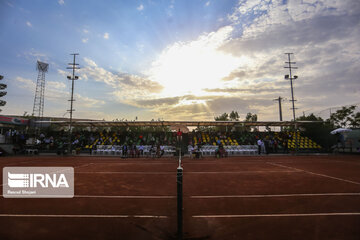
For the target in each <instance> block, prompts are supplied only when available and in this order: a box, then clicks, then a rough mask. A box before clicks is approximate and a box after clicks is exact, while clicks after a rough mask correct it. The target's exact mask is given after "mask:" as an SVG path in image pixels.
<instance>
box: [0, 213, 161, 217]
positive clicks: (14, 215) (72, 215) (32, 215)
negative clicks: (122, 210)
mask: <svg viewBox="0 0 360 240" xmlns="http://www.w3.org/2000/svg"><path fill="white" fill-rule="evenodd" d="M0 217H47V218H168V216H165V215H104V214H7V213H4V214H0Z"/></svg>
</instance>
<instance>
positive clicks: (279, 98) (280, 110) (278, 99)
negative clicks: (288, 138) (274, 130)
mask: <svg viewBox="0 0 360 240" xmlns="http://www.w3.org/2000/svg"><path fill="white" fill-rule="evenodd" d="M282 100H283V98H282V97H280V96H279V97H278V98H275V99H274V100H273V101H278V102H279V116H280V122H282V120H283V118H282V108H281V102H282ZM280 129H281V131H282V126H281V127H280Z"/></svg>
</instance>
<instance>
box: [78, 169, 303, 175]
mask: <svg viewBox="0 0 360 240" xmlns="http://www.w3.org/2000/svg"><path fill="white" fill-rule="evenodd" d="M293 172H302V171H294V170H291V171H230V172H184V175H185V174H243V173H293ZM75 173H80V174H176V172H175V171H173V172H75Z"/></svg>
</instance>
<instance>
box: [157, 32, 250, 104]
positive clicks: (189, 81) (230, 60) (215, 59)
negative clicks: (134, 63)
mask: <svg viewBox="0 0 360 240" xmlns="http://www.w3.org/2000/svg"><path fill="white" fill-rule="evenodd" d="M231 31H232V29H229V28H228V29H223V30H219V31H217V32H216V33H212V34H208V35H206V36H202V37H200V38H199V39H198V40H196V41H193V42H189V43H181V42H180V43H175V44H173V45H172V46H170V47H168V48H167V49H165V50H164V51H163V52H162V54H161V55H160V56H159V58H158V59H157V61H155V62H154V63H153V65H152V68H151V70H150V76H151V79H152V80H153V81H156V82H158V83H160V84H161V85H162V86H163V87H164V89H163V91H162V93H161V95H162V96H164V97H169V96H182V95H197V96H199V95H200V96H202V95H204V94H208V93H206V92H205V91H204V89H211V88H221V87H223V85H224V83H225V82H224V80H222V79H223V78H224V77H226V76H228V75H229V74H230V73H231V72H232V71H233V70H234V69H236V68H237V67H239V65H240V64H241V62H242V61H243V59H241V58H238V57H235V56H233V55H231V54H229V53H225V52H222V51H220V50H219V47H220V46H221V45H222V44H223V43H224V42H225V41H226V39H227V38H228V35H229V33H230V32H231Z"/></svg>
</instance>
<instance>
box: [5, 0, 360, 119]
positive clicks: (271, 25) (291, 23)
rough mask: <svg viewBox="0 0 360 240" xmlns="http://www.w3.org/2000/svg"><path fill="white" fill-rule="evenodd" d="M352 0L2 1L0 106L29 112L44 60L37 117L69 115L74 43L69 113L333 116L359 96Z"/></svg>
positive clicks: (356, 9) (359, 35)
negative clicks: (289, 64) (2, 88)
mask: <svg viewBox="0 0 360 240" xmlns="http://www.w3.org/2000/svg"><path fill="white" fill-rule="evenodd" d="M359 39H360V1H358V0H251V1H244V0H106V1H97V0H33V1H28V0H22V1H21V0H0V53H1V54H0V75H3V76H4V80H3V83H6V84H7V85H8V87H7V89H6V91H7V95H6V96H5V97H3V98H2V100H5V101H7V104H6V105H5V106H4V107H1V109H2V112H1V114H9V115H23V114H24V113H25V112H26V113H27V114H32V111H33V104H34V94H35V88H36V80H37V76H38V72H37V70H36V62H37V61H38V60H39V61H42V62H46V63H48V64H49V70H48V72H47V73H46V88H45V106H44V116H52V117H69V114H68V113H67V110H68V109H69V108H70V106H69V105H70V104H69V101H68V99H69V98H70V90H71V88H70V86H71V82H70V81H69V80H67V78H66V77H67V76H68V75H70V71H69V70H68V69H66V68H67V67H68V65H67V64H68V63H70V62H72V56H71V55H70V54H71V53H79V56H77V59H76V61H77V63H78V64H79V66H80V68H81V69H80V70H78V71H76V75H78V76H79V80H77V81H76V82H75V88H74V92H75V94H74V97H75V100H76V101H75V102H74V109H75V112H74V115H73V116H74V118H86V119H105V120H115V119H118V120H125V119H126V120H135V119H137V120H152V119H155V120H158V119H160V120H194V121H195V120H213V119H214V116H219V115H221V114H222V113H224V112H227V113H229V112H231V111H232V110H234V111H237V112H238V113H239V114H240V119H241V120H243V119H244V118H245V116H246V114H247V113H248V112H251V113H255V114H257V115H258V120H259V121H277V120H279V110H278V102H277V101H274V99H276V98H278V97H279V96H280V97H282V98H284V101H283V102H282V110H283V119H284V120H291V119H292V110H291V109H290V108H291V102H290V101H289V100H290V99H291V90H290V82H289V80H286V79H284V75H285V74H289V73H288V69H286V68H284V67H285V66H286V64H285V62H286V61H287V60H288V59H287V55H285V54H284V53H288V52H291V53H294V54H293V55H292V59H291V60H292V61H294V62H296V67H298V69H296V70H294V71H293V74H294V75H297V76H298V78H297V79H296V80H295V81H294V96H295V99H296V100H297V101H296V103H295V107H296V108H297V109H296V116H301V115H303V114H305V115H308V114H310V113H315V115H317V116H320V117H323V118H328V117H329V113H330V112H331V111H332V112H334V111H335V110H336V109H337V107H340V106H345V105H351V104H358V105H359V104H360V98H359V96H360V81H359V78H360V68H359V66H360V44H359Z"/></svg>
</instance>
